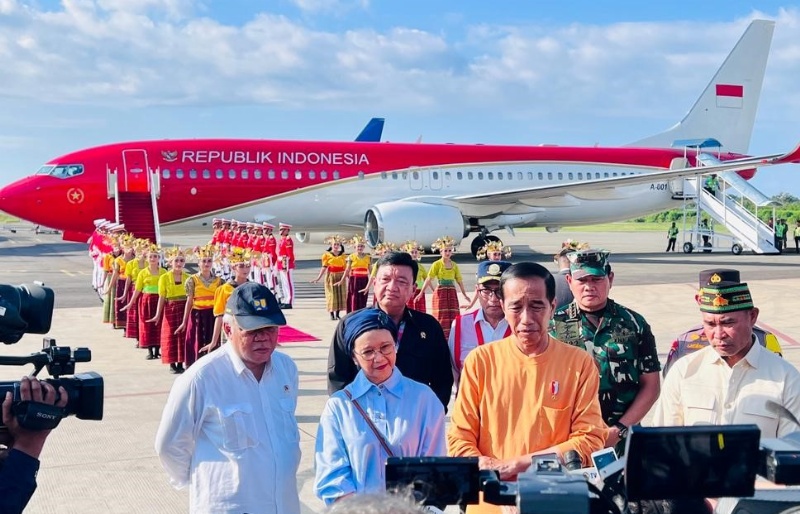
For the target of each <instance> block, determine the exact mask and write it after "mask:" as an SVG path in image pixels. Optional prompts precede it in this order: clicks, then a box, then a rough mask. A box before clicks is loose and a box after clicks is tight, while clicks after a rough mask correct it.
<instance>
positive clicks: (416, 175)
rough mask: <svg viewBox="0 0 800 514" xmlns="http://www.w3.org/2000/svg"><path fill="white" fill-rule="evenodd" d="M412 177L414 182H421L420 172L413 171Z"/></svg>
mask: <svg viewBox="0 0 800 514" xmlns="http://www.w3.org/2000/svg"><path fill="white" fill-rule="evenodd" d="M411 176H412V177H414V180H419V172H418V171H412V172H411Z"/></svg>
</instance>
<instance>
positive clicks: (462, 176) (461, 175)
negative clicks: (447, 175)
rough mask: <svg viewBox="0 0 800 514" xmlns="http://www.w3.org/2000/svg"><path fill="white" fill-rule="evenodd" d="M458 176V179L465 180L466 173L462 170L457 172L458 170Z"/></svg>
mask: <svg viewBox="0 0 800 514" xmlns="http://www.w3.org/2000/svg"><path fill="white" fill-rule="evenodd" d="M456 178H457V179H458V180H464V174H463V173H461V172H460V171H457V172H456Z"/></svg>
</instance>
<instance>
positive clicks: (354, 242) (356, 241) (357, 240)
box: [347, 235, 367, 247]
mask: <svg viewBox="0 0 800 514" xmlns="http://www.w3.org/2000/svg"><path fill="white" fill-rule="evenodd" d="M347 243H348V244H349V245H351V246H353V247H356V246H358V245H365V244H367V240H366V239H364V236H360V235H355V236H353V237H351V238H350V241H348V242H347Z"/></svg>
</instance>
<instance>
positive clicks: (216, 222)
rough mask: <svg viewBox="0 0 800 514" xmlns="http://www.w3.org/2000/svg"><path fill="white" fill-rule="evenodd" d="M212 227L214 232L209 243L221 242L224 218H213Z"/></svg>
mask: <svg viewBox="0 0 800 514" xmlns="http://www.w3.org/2000/svg"><path fill="white" fill-rule="evenodd" d="M211 228H212V230H213V232H212V233H211V241H209V244H210V245H216V244H217V243H219V242H220V238H221V237H222V219H221V218H214V219H213V220H211Z"/></svg>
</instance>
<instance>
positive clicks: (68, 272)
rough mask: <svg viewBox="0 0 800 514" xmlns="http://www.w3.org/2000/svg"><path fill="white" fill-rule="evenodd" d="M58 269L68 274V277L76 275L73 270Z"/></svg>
mask: <svg viewBox="0 0 800 514" xmlns="http://www.w3.org/2000/svg"><path fill="white" fill-rule="evenodd" d="M60 271H61V273H63V274H65V275H67V276H69V277H74V276H75V275H76V274H75V273H73V272H71V271H67V270H65V269H62V270H60Z"/></svg>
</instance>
